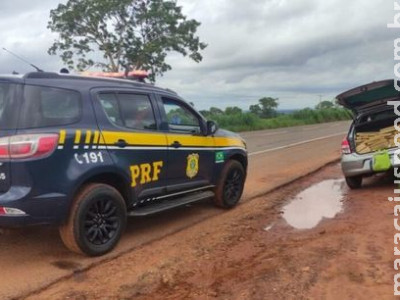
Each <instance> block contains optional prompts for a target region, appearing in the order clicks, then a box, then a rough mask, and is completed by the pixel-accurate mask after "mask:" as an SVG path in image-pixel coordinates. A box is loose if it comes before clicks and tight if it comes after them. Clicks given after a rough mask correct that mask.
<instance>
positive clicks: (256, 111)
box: [249, 104, 262, 117]
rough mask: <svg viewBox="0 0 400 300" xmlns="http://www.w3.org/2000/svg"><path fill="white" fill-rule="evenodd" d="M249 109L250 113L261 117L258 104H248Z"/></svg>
mask: <svg viewBox="0 0 400 300" xmlns="http://www.w3.org/2000/svg"><path fill="white" fill-rule="evenodd" d="M249 110H250V112H251V113H253V114H255V115H256V116H259V117H261V115H262V109H261V107H260V105H259V104H253V105H250V107H249Z"/></svg>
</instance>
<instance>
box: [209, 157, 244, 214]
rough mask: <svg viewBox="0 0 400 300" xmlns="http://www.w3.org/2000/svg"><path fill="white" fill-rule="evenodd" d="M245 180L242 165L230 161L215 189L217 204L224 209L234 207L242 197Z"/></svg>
mask: <svg viewBox="0 0 400 300" xmlns="http://www.w3.org/2000/svg"><path fill="white" fill-rule="evenodd" d="M245 178H246V174H245V171H244V168H243V166H242V164H241V163H240V162H238V161H236V160H229V161H228V162H227V163H226V164H225V166H224V168H223V170H222V172H221V176H220V179H219V181H218V184H217V187H216V188H215V198H214V202H215V204H216V205H217V206H219V207H223V208H231V207H234V206H235V205H236V204H237V203H238V202H239V200H240V197H241V196H242V193H243V187H244V181H245Z"/></svg>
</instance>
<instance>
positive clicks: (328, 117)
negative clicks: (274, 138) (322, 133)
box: [207, 107, 352, 132]
mask: <svg viewBox="0 0 400 300" xmlns="http://www.w3.org/2000/svg"><path fill="white" fill-rule="evenodd" d="M207 117H208V119H210V120H214V121H216V122H217V123H218V125H219V126H220V127H221V128H225V129H228V130H231V131H236V132H239V131H252V130H261V129H274V128H281V127H290V126H299V125H308V124H316V123H325V122H333V121H342V120H350V119H351V117H352V115H351V112H350V111H349V110H347V109H344V108H335V107H333V108H326V109H319V110H314V109H310V108H305V109H302V110H298V111H295V112H293V113H291V114H286V115H279V116H277V117H274V118H270V119H262V118H260V117H258V116H257V115H255V114H253V113H250V112H238V113H235V114H230V115H227V114H208V116H207Z"/></svg>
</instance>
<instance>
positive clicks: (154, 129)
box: [95, 90, 167, 202]
mask: <svg viewBox="0 0 400 300" xmlns="http://www.w3.org/2000/svg"><path fill="white" fill-rule="evenodd" d="M153 97H154V96H153V95H152V94H150V93H141V92H130V91H124V90H111V91H110V90H108V91H97V92H96V93H95V99H96V101H95V102H96V116H97V118H98V122H99V128H100V130H101V135H102V139H103V140H104V141H103V142H104V145H105V147H107V149H108V151H109V153H110V154H111V157H112V159H113V161H114V164H115V165H116V167H117V168H118V169H122V170H123V172H125V174H126V176H128V177H130V180H131V188H132V192H133V196H134V197H133V199H134V201H141V202H143V201H146V200H149V199H150V198H151V197H156V196H160V195H163V194H165V193H166V185H167V139H166V135H165V133H162V132H160V131H159V130H158V127H159V122H157V119H158V117H157V116H158V111H157V110H156V109H155V106H154V100H153ZM100 144H101V143H100Z"/></svg>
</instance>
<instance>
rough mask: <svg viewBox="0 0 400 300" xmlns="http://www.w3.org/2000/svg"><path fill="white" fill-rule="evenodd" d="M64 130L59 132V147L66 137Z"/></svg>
mask: <svg viewBox="0 0 400 300" xmlns="http://www.w3.org/2000/svg"><path fill="white" fill-rule="evenodd" d="M66 135H67V134H66V132H65V130H60V138H59V139H58V143H59V144H60V145H63V144H64V143H65V136H66Z"/></svg>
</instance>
